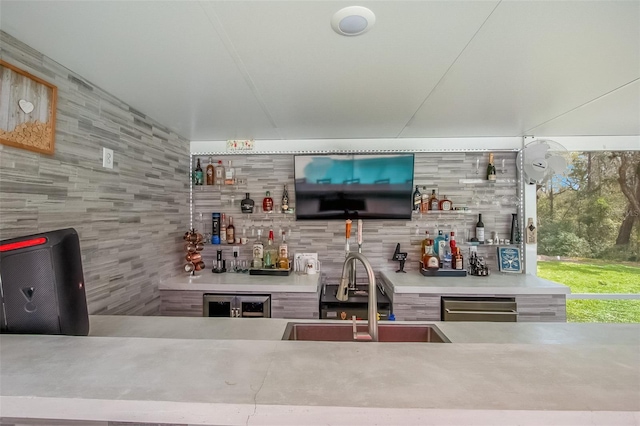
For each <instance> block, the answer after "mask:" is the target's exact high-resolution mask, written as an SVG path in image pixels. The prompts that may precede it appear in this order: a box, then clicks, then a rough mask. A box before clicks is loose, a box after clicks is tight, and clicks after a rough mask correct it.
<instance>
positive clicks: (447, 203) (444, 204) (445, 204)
mask: <svg viewBox="0 0 640 426" xmlns="http://www.w3.org/2000/svg"><path fill="white" fill-rule="evenodd" d="M438 208H439V210H443V211H450V210H453V203H452V202H451V200H449V199H448V198H447V196H446V195H444V196H443V197H442V199H441V200H440V202H439V203H438Z"/></svg>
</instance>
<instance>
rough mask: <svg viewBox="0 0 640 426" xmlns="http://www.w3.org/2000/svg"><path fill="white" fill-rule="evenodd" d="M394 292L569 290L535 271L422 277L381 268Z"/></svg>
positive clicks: (538, 291) (553, 292)
mask: <svg viewBox="0 0 640 426" xmlns="http://www.w3.org/2000/svg"><path fill="white" fill-rule="evenodd" d="M380 275H381V277H382V278H383V279H384V280H385V281H386V282H387V283H388V284H389V286H390V287H391V288H392V289H393V292H394V293H410V294H480V295H481V294H490V295H494V294H513V295H518V294H570V293H571V289H570V288H569V287H567V286H566V285H563V284H558V283H556V282H553V281H549V280H545V279H543V278H538V277H536V276H535V275H525V274H506V273H493V274H491V275H489V276H487V277H475V276H466V277H426V276H424V275H422V274H420V273H419V272H417V271H409V272H407V273H405V274H401V273H396V272H394V271H381V272H380Z"/></svg>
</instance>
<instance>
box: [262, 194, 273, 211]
mask: <svg viewBox="0 0 640 426" xmlns="http://www.w3.org/2000/svg"><path fill="white" fill-rule="evenodd" d="M262 211H264V212H270V211H273V198H271V193H270V192H269V191H267V192H266V193H265V195H264V199H263V200H262Z"/></svg>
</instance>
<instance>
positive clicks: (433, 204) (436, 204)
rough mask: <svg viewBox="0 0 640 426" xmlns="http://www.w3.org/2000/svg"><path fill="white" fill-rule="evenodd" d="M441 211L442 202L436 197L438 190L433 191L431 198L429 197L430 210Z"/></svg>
mask: <svg viewBox="0 0 640 426" xmlns="http://www.w3.org/2000/svg"><path fill="white" fill-rule="evenodd" d="M439 209H440V200H438V197H437V196H436V190H435V189H432V190H431V196H430V197H429V210H439Z"/></svg>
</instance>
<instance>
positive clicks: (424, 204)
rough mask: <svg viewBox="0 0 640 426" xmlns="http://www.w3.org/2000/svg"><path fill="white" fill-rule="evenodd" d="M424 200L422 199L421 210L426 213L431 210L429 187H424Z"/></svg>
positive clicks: (422, 195)
mask: <svg viewBox="0 0 640 426" xmlns="http://www.w3.org/2000/svg"><path fill="white" fill-rule="evenodd" d="M421 197H422V200H421V201H420V211H421V212H422V213H426V212H427V211H428V210H429V194H427V187H426V186H423V187H422V194H421Z"/></svg>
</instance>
